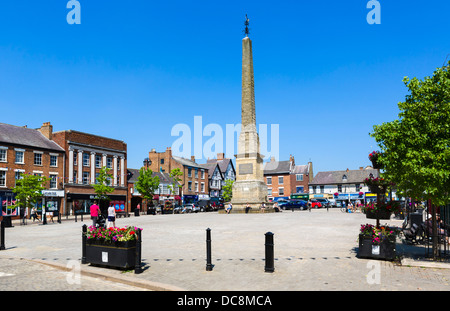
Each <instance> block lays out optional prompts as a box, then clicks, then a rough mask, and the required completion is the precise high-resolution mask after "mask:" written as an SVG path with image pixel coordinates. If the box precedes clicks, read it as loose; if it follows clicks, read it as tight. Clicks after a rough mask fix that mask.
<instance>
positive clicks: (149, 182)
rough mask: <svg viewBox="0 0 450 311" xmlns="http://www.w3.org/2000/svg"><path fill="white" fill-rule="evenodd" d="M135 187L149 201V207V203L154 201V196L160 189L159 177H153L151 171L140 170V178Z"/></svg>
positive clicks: (146, 169)
mask: <svg viewBox="0 0 450 311" xmlns="http://www.w3.org/2000/svg"><path fill="white" fill-rule="evenodd" d="M134 187H135V188H136V190H137V191H139V193H140V194H141V196H142V197H143V198H144V199H145V200H146V201H147V202H146V203H147V206H148V201H151V200H152V199H153V194H154V193H155V191H156V190H157V189H158V188H159V176H157V175H155V176H153V172H152V170H151V169H149V168H144V167H143V168H141V169H140V170H139V177H138V180H137V182H136V183H135V184H134Z"/></svg>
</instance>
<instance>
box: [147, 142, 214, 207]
mask: <svg viewBox="0 0 450 311" xmlns="http://www.w3.org/2000/svg"><path fill="white" fill-rule="evenodd" d="M144 167H146V168H149V169H151V170H152V171H153V172H160V173H168V174H170V172H171V171H172V170H173V169H176V168H178V169H180V170H181V172H182V174H183V175H182V176H180V179H181V181H180V184H181V199H182V200H183V203H192V202H195V201H198V200H202V199H209V195H208V193H209V177H208V169H207V168H205V167H204V166H202V165H201V164H198V163H196V162H195V157H194V156H192V157H191V159H185V158H181V157H177V156H174V155H172V150H171V148H170V147H167V149H166V151H164V152H156V150H155V149H152V150H151V151H150V152H149V154H148V158H146V159H145V160H144Z"/></svg>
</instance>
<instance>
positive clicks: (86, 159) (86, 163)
mask: <svg viewBox="0 0 450 311" xmlns="http://www.w3.org/2000/svg"><path fill="white" fill-rule="evenodd" d="M83 166H89V153H83Z"/></svg>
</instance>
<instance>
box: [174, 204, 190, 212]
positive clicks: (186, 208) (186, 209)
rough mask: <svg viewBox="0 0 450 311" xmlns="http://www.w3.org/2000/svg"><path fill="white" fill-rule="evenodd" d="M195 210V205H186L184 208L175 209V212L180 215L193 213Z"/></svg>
mask: <svg viewBox="0 0 450 311" xmlns="http://www.w3.org/2000/svg"><path fill="white" fill-rule="evenodd" d="M193 210H194V204H184V205H182V206H177V207H175V208H174V210H173V212H174V213H177V214H180V213H192V212H193Z"/></svg>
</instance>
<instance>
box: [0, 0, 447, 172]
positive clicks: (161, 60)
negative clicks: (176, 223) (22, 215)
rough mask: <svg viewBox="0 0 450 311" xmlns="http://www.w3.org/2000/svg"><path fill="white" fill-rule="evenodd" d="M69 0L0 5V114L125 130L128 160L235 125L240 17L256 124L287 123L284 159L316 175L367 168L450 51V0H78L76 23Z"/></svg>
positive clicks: (119, 134) (108, 132) (34, 122)
mask: <svg viewBox="0 0 450 311" xmlns="http://www.w3.org/2000/svg"><path fill="white" fill-rule="evenodd" d="M67 2H68V1H66V0H58V1H54V0H53V1H12V0H4V1H1V2H0V108H1V113H0V122H3V123H9V124H14V125H27V126H28V127H32V128H37V127H40V125H41V124H42V123H43V122H47V121H50V122H51V123H52V124H53V128H54V131H58V130H67V129H73V130H78V131H82V132H87V133H93V134H97V135H101V136H106V137H111V138H116V139H120V140H124V141H125V142H126V143H127V145H128V167H130V168H139V167H140V166H141V164H142V161H143V159H144V158H145V157H147V156H148V152H149V150H150V149H152V148H155V149H156V150H158V151H163V150H165V149H166V147H167V146H171V145H172V143H173V142H174V141H175V140H176V139H177V137H173V136H171V129H172V127H174V126H175V125H176V124H179V123H184V124H187V125H189V126H190V127H191V128H192V129H193V126H194V116H202V121H203V126H206V125H207V124H210V123H217V124H219V125H221V126H222V127H223V128H224V129H225V125H226V124H237V123H239V122H240V109H241V52H242V51H241V49H242V43H241V40H242V38H243V36H244V35H243V28H244V26H243V22H244V19H245V14H248V16H249V18H250V31H251V34H250V38H251V39H252V42H253V61H254V73H255V98H256V113H257V115H256V119H257V123H263V124H268V125H269V126H270V124H279V129H280V150H279V154H280V157H281V160H287V159H288V158H289V155H290V154H292V155H294V156H295V159H296V163H297V164H306V163H307V162H308V161H309V160H311V161H312V162H313V165H314V172H315V173H317V172H319V171H326V170H344V169H347V168H349V169H357V168H358V167H360V166H365V165H369V164H370V163H369V161H368V158H367V156H368V153H369V152H371V151H372V150H374V149H377V148H376V143H375V141H374V140H373V139H372V138H370V137H369V132H371V131H372V127H373V125H374V124H380V123H382V122H387V121H391V120H393V119H396V118H397V114H398V107H397V103H398V102H399V101H402V100H403V99H404V98H405V95H406V94H407V89H406V87H405V86H404V84H403V82H402V79H403V77H405V76H409V77H420V78H423V77H424V76H428V75H431V74H432V73H433V71H434V70H435V68H436V67H439V66H442V64H443V63H444V61H445V59H446V57H447V55H448V54H450V38H449V36H448V31H449V29H450V19H449V18H448V12H450V2H449V1H437V0H430V1H427V2H424V1H406V0H395V1H392V0H391V1H387V0H379V2H380V4H381V24H380V25H369V24H368V23H367V21H366V16H367V14H368V13H369V11H370V10H369V9H367V8H366V4H367V2H368V0H367V1H366V0H346V1H329V0H326V1H303V0H302V1H300V0H296V1H277V2H273V1H261V0H260V1H233V0H232V1H222V2H219V1H140V0H135V1H100V0H79V2H80V4H81V24H80V25H69V24H68V23H67V21H66V15H67V14H68V13H69V11H70V10H69V9H67V8H66V4H67ZM207 139H208V137H204V138H203V141H206V140H207ZM269 149H270V146H269ZM204 161H205V159H200V160H199V162H200V163H202V162H204Z"/></svg>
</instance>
